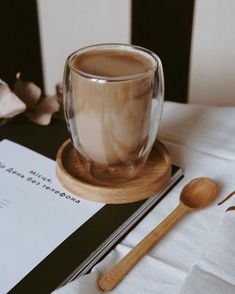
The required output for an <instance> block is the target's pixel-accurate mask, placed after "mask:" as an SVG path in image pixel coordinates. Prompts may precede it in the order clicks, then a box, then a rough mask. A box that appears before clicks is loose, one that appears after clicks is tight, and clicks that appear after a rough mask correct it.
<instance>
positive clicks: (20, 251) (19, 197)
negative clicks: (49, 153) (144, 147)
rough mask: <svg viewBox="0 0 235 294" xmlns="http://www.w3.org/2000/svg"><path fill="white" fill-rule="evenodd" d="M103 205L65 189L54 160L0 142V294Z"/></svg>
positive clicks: (13, 144) (6, 290)
mask: <svg viewBox="0 0 235 294" xmlns="http://www.w3.org/2000/svg"><path fill="white" fill-rule="evenodd" d="M103 206H104V204H99V203H95V202H91V201H87V200H84V199H82V198H79V197H77V196H74V195H73V194H72V193H70V192H68V191H67V190H65V189H64V188H63V187H62V185H61V184H60V183H59V181H58V180H57V178H56V174H55V161H53V160H51V159H49V158H46V157H44V156H42V155H40V154H38V153H36V152H34V151H32V150H29V149H27V148H25V147H23V146H20V145H18V144H16V143H13V142H11V141H8V140H3V141H1V142H0V293H6V292H8V291H9V290H10V289H11V288H12V287H14V286H15V285H16V284H17V283H18V282H19V281H20V280H21V279H22V278H23V277H24V276H25V275H26V274H28V273H29V272H30V271H31V270H32V269H33V268H34V267H35V266H36V265H37V264H38V263H40V262H41V261H42V260H43V259H44V258H45V257H46V256H47V255H49V254H50V252H52V251H53V250H54V249H55V248H56V247H57V246H58V245H59V244H61V243H62V242H63V241H64V240H65V239H66V238H67V237H68V236H69V235H71V234H72V233H73V232H74V231H75V230H76V229H77V228H78V227H80V226H81V225H82V224H83V223H84V222H86V221H87V220H88V219H89V218H90V217H91V216H92V215H94V214H95V213H96V212H97V211H98V210H99V209H101V208H102V207H103Z"/></svg>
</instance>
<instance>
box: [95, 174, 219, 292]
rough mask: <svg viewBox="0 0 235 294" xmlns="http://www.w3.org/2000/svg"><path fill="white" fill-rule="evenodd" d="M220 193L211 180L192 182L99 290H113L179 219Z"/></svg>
mask: <svg viewBox="0 0 235 294" xmlns="http://www.w3.org/2000/svg"><path fill="white" fill-rule="evenodd" d="M218 192H219V187H218V185H217V183H216V182H215V181H213V180H212V179H210V178H206V177H204V178H197V179H194V180H192V181H190V182H189V183H188V184H187V185H186V186H185V187H184V188H183V190H182V191H181V193H180V202H179V204H178V206H177V207H176V208H175V209H174V210H173V211H172V212H171V213H170V214H169V215H168V216H167V217H166V218H165V219H164V220H163V221H162V222H161V223H160V224H159V225H158V226H157V227H155V228H154V229H153V230H152V231H151V232H150V233H149V234H148V235H147V236H146V237H145V238H144V239H143V240H142V241H140V242H139V243H138V244H137V245H136V246H135V247H134V248H133V249H132V250H131V251H130V252H129V253H128V254H127V255H126V256H124V257H123V258H122V259H121V260H120V261H119V262H118V263H117V264H116V265H114V266H113V267H112V268H111V269H110V270H109V271H108V272H107V273H105V274H104V275H103V276H102V277H101V278H100V279H99V280H98V286H99V288H100V289H101V290H102V291H110V290H112V289H113V288H114V287H115V286H116V285H117V284H118V283H119V282H120V281H121V280H122V279H123V278H124V277H125V276H126V274H127V273H128V272H129V271H130V270H131V269H132V268H133V267H134V266H135V264H136V263H137V262H138V261H139V260H140V259H141V258H142V257H143V256H144V255H145V254H146V253H147V252H148V251H149V250H150V249H151V248H152V247H153V246H154V245H156V243H157V242H159V241H160V240H161V239H162V237H163V236H164V235H166V233H167V232H168V231H169V230H170V229H171V228H172V227H173V225H174V224H176V222H177V221H178V220H179V219H181V218H182V217H183V216H184V215H185V214H186V213H189V212H191V211H194V210H198V209H202V208H204V207H206V206H208V205H209V204H211V202H213V200H214V199H215V197H216V196H217V194H218Z"/></svg>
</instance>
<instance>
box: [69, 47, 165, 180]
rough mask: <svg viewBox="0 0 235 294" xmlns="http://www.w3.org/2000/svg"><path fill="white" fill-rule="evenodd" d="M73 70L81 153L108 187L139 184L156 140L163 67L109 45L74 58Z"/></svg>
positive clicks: (72, 108)
mask: <svg viewBox="0 0 235 294" xmlns="http://www.w3.org/2000/svg"><path fill="white" fill-rule="evenodd" d="M69 66H70V83H71V94H70V101H69V107H67V110H66V115H67V120H68V123H69V128H70V131H71V135H72V139H73V143H74V146H75V148H76V149H77V150H78V152H79V154H80V155H81V156H82V158H83V161H84V162H85V165H86V166H89V169H90V171H89V172H90V173H91V174H92V175H93V176H94V177H95V178H97V179H99V180H101V181H103V182H104V183H105V182H107V181H112V182H113V181H123V180H127V179H130V178H133V177H134V176H135V175H136V174H138V172H139V170H140V169H141V168H142V166H143V165H144V163H145V161H146V159H147V156H148V154H149V152H150V150H151V147H152V146H151V145H152V143H153V141H154V139H155V138H151V136H152V134H151V129H152V128H154V127H153V122H151V118H152V114H153V112H154V111H153V99H154V90H155V87H156V75H155V70H156V68H157V61H156V60H155V59H154V58H153V57H152V56H150V55H148V54H147V53H146V52H144V51H141V50H139V49H136V48H132V47H131V46H128V45H125V46H124V45H123V46H122V45H116V46H115V45H113V46H105V45H103V46H98V47H95V48H92V47H91V48H90V50H85V51H84V52H80V54H75V55H74V56H72V57H70V61H69ZM159 107H160V105H159ZM152 131H153V132H154V130H152ZM155 133H156V132H155ZM155 135H156V134H155ZM87 162H89V164H87Z"/></svg>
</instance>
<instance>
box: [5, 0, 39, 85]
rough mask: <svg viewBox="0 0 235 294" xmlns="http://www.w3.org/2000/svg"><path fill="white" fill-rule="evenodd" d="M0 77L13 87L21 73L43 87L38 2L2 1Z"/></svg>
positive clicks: (24, 0)
mask: <svg viewBox="0 0 235 294" xmlns="http://www.w3.org/2000/svg"><path fill="white" fill-rule="evenodd" d="M0 28H1V46H0V78H1V79H3V80H5V81H6V82H8V83H9V84H10V85H12V84H13V83H14V81H15V75H16V73H17V72H18V71H20V72H21V73H22V77H23V78H24V79H25V80H28V81H33V82H35V83H36V84H37V85H38V86H40V87H41V88H43V77H42V63H41V53H40V40H39V29H38V17H37V6H36V0H30V1H29V0H20V1H19V0H7V1H1V17H0Z"/></svg>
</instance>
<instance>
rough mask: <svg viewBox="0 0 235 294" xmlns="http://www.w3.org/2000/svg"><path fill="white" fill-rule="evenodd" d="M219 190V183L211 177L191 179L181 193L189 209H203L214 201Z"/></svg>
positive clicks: (182, 201)
mask: <svg viewBox="0 0 235 294" xmlns="http://www.w3.org/2000/svg"><path fill="white" fill-rule="evenodd" d="M218 192H219V186H218V184H217V183H216V182H215V181H213V180H212V179H210V178H206V177H204V178H197V179H194V180H192V181H190V182H189V183H188V184H187V185H186V186H185V187H184V188H183V190H182V192H181V194H180V201H181V203H183V204H184V205H185V206H187V207H188V208H189V209H192V210H196V209H201V208H204V207H206V206H208V205H209V204H211V203H212V202H213V200H214V199H215V197H216V196H217V194H218Z"/></svg>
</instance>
